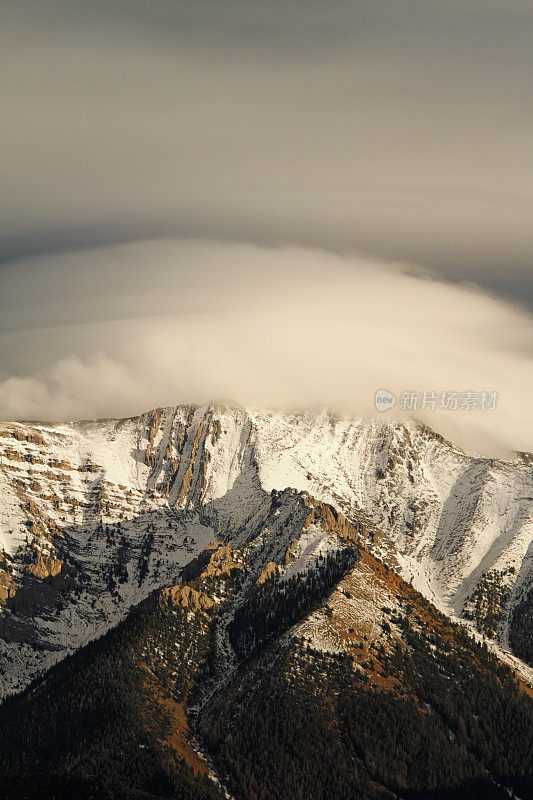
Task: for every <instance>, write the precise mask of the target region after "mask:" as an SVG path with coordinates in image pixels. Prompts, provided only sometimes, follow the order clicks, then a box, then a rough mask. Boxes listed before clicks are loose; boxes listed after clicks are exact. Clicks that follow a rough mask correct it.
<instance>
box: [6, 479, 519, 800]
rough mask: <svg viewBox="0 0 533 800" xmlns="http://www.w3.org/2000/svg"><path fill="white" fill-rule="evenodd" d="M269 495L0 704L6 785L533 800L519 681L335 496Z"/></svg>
mask: <svg viewBox="0 0 533 800" xmlns="http://www.w3.org/2000/svg"><path fill="white" fill-rule="evenodd" d="M264 500H265V502H264V503H263V504H262V507H261V508H260V509H259V510H258V512H257V513H256V514H254V515H253V517H251V518H250V519H249V520H248V521H247V522H246V523H245V525H244V526H243V527H242V528H241V529H240V530H239V532H238V534H236V536H235V539H236V540H238V541H235V543H234V545H229V544H224V543H222V542H218V543H216V542H213V543H211V544H210V545H209V546H208V547H207V548H206V549H205V550H203V551H202V552H201V553H199V555H198V556H197V557H195V558H193V559H192V560H191V561H190V563H189V564H187V565H186V566H185V568H184V569H183V571H182V580H181V581H180V582H179V583H176V584H174V585H172V586H168V587H166V588H163V589H162V590H159V591H154V592H152V593H150V595H149V596H148V597H147V598H146V599H145V600H144V601H142V602H141V603H140V605H139V606H137V607H136V608H135V609H132V610H131V611H130V612H129V614H128V615H127V617H126V618H125V619H124V620H123V621H122V622H121V623H120V624H119V625H118V627H117V628H115V629H113V630H111V631H109V632H108V633H107V634H105V635H104V636H103V637H102V638H101V639H99V640H97V641H94V642H92V643H90V644H88V645H86V646H85V647H83V648H81V649H80V650H78V651H77V652H76V653H75V654H74V655H72V656H71V657H69V658H66V659H64V660H62V661H61V662H60V663H59V664H57V665H56V666H55V667H52V668H51V669H50V670H49V671H48V672H47V673H46V674H45V675H44V676H43V677H40V678H38V679H37V680H36V681H35V682H34V683H33V684H32V685H30V686H29V687H28V688H27V689H26V690H25V691H24V692H23V693H22V694H19V695H17V696H15V697H13V698H11V699H9V700H7V701H6V702H5V703H4V704H3V706H1V707H0V775H1V776H2V778H0V786H1V787H2V791H3V792H4V794H5V795H6V796H10V797H13V796H15V797H16V796H17V795H16V794H15V795H14V794H13V791H12V787H13V786H14V787H19V786H20V784H21V781H22V780H24V781H25V786H26V791H25V794H24V795H23V796H24V797H25V798H27V799H30V800H31V799H32V798H39V800H46V798H51V797H52V796H55V794H54V791H55V790H53V791H50V783H51V781H53V782H55V783H56V784H57V786H58V787H60V788H61V787H63V786H65V785H68V782H70V783H71V785H74V786H75V787H76V788H75V789H74V792H77V791H78V788H77V787H78V786H79V787H82V789H80V793H79V794H75V793H74V794H72V795H71V797H77V796H79V797H86V796H90V794H89V793H92V795H93V796H98V797H100V796H102V797H105V796H109V797H128V796H132V797H133V796H135V795H134V794H133V793H134V792H149V793H150V794H151V795H152V796H155V797H156V798H175V797H180V798H191V800H193V799H194V798H206V800H207V799H208V798H218V797H223V796H226V797H229V796H231V797H233V798H234V799H235V800H257V798H265V799H267V800H274V798H276V800H280V799H282V800H297V798H302V797H305V798H308V799H309V800H326V798H328V800H329V799H330V798H332V800H354V799H355V798H358V799H359V800H371V799H372V800H378V799H379V800H385V798H391V800H392V798H393V797H396V798H401V799H403V800H422V798H424V800H425V798H434V799H435V800H436V798H443V800H452V799H453V800H467V798H468V799H469V800H474V798H480V797H483V798H486V800H504V798H508V797H514V796H515V793H516V796H518V797H520V798H521V800H526V799H527V797H528V791H529V788H528V787H530V785H531V783H530V782H531V779H532V778H533V765H532V763H531V752H532V751H533V741H532V733H533V700H532V699H531V698H530V697H529V696H528V695H527V694H526V693H525V692H524V691H522V689H521V686H520V683H519V681H518V680H517V678H516V676H515V675H514V674H513V673H512V672H511V671H510V670H509V669H508V668H507V667H505V666H503V665H501V664H500V663H498V661H497V660H496V659H495V658H494V656H492V655H491V654H490V653H489V652H488V651H487V649H486V648H485V647H481V646H479V645H477V644H475V643H474V642H473V641H472V640H470V639H469V637H468V636H467V634H466V633H465V632H464V630H463V629H462V628H460V627H458V626H457V625H454V624H452V623H450V621H449V620H448V619H447V618H446V617H445V616H444V615H442V614H441V613H440V612H439V611H438V610H437V609H436V608H435V607H434V606H432V605H431V604H430V603H428V602H427V601H426V600H425V599H424V598H423V597H422V596H421V595H420V594H419V593H418V592H417V591H416V590H415V589H413V588H412V587H411V586H409V585H408V584H406V583H405V582H404V581H403V580H402V579H401V578H400V577H399V576H397V575H395V573H394V572H392V571H391V570H389V569H388V568H387V567H385V566H384V565H383V564H381V563H380V562H379V561H377V560H376V559H375V558H374V557H373V556H372V555H370V554H369V553H368V552H366V551H365V550H364V549H363V548H362V547H361V535H362V533H363V531H362V530H361V528H360V527H355V526H353V525H352V524H350V523H349V522H348V521H347V520H346V518H345V517H344V516H343V515H342V514H340V513H338V512H337V511H336V510H335V509H334V508H333V507H332V506H329V505H326V504H323V503H321V502H319V501H316V500H315V499H313V498H312V497H310V496H309V495H308V494H307V493H299V492H296V491H294V490H286V491H284V492H280V493H277V492H274V493H273V494H272V495H269V496H268V499H267V498H264ZM208 775H210V776H211V778H212V780H209V779H208V777H207V776H208ZM21 776H24V778H22V777H21ZM220 784H222V786H223V787H224V788H222V787H221V786H220ZM87 787H88V788H87ZM228 790H229V793H231V794H229V793H228ZM82 792H84V793H82ZM128 793H131V794H128ZM66 796H68V795H66Z"/></svg>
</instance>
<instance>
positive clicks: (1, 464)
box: [0, 405, 533, 693]
mask: <svg viewBox="0 0 533 800" xmlns="http://www.w3.org/2000/svg"><path fill="white" fill-rule="evenodd" d="M532 534H533V468H532V466H531V462H530V460H529V459H527V458H525V457H523V456H522V457H517V459H516V460H515V461H509V462H506V461H499V460H495V459H482V458H474V457H471V456H468V455H466V454H464V453H463V452H461V451H460V450H458V449H457V448H455V447H453V445H451V444H450V443H448V442H446V441H445V440H443V439H442V437H440V436H438V435H437V434H435V433H433V432H432V431H431V430H429V429H428V428H426V427H424V426H421V425H418V424H416V423H415V422H413V423H405V422H394V421H392V422H391V421H389V420H384V419H379V420H376V419H369V420H362V419H351V418H345V417H338V416H335V415H332V414H330V413H328V412H322V413H317V414H303V413H302V414H290V415H284V414H279V413H275V412H263V411H249V410H244V409H240V408H235V407H228V406H221V405H218V406H216V405H209V406H201V407H195V406H179V407H177V408H165V409H157V410H156V411H153V412H149V413H146V414H143V415H141V416H139V417H134V418H131V419H125V420H98V421H91V422H79V423H72V424H63V425H47V424H33V425H31V424H18V423H11V424H7V423H5V424H2V425H0V547H1V548H2V551H1V553H0V603H1V604H2V614H1V617H0V637H1V639H0V659H1V662H2V669H1V670H0V674H1V676H2V677H1V681H2V684H1V687H0V689H1V693H6V692H10V691H13V690H18V689H20V688H22V687H23V686H24V685H26V684H27V683H28V681H29V680H30V679H31V677H32V676H33V675H34V674H36V672H38V671H41V670H43V669H45V668H46V667H48V666H50V664H52V663H53V662H54V661H56V660H57V659H58V658H61V657H62V656H63V655H64V654H66V653H67V652H70V651H72V650H75V649H77V648H79V647H80V646H82V645H83V644H85V643H86V642H87V641H89V640H90V639H92V638H94V637H95V636H96V635H98V634H100V633H102V632H104V631H105V630H107V629H108V628H110V627H111V626H112V625H114V624H116V623H117V622H118V621H119V620H120V619H122V618H123V617H124V616H125V615H126V613H127V611H128V609H129V608H130V606H131V605H133V604H136V603H138V602H140V601H141V600H143V599H144V598H145V597H148V596H149V595H150V594H151V593H152V592H153V591H154V590H155V589H158V588H160V587H163V586H167V587H171V586H176V585H178V584H179V582H180V580H181V579H182V576H183V570H184V568H185V567H186V566H187V565H190V563H191V562H193V563H195V560H196V564H197V568H198V569H199V570H200V573H201V574H202V576H203V578H204V579H205V578H210V579H212V580H215V579H217V580H218V579H220V578H221V577H224V575H225V578H228V575H229V574H233V572H234V568H236V566H238V565H239V559H242V558H243V557H244V556H243V552H244V551H243V548H244V549H246V559H247V563H248V565H249V566H248V568H249V569H251V570H252V572H253V574H254V581H256V582H257V581H258V582H259V584H260V585H261V584H262V583H264V582H265V581H267V580H269V579H270V578H271V577H272V576H273V575H275V574H276V575H277V574H280V573H282V572H283V573H285V572H287V574H288V575H291V574H295V572H297V571H298V570H299V569H304V568H305V565H306V564H308V563H312V562H313V561H314V560H316V559H317V558H318V556H319V555H320V554H321V553H324V552H328V549H329V548H332V547H333V548H335V547H337V544H336V543H338V542H339V541H343V540H346V539H350V537H351V539H352V540H355V539H360V540H361V542H362V543H363V544H364V545H365V548H366V549H367V550H369V551H370V552H372V553H373V554H374V555H375V556H377V557H379V558H380V559H381V560H382V561H384V562H385V563H386V564H388V565H389V566H390V567H392V568H393V569H394V570H395V571H397V572H398V573H399V574H400V575H402V576H403V577H404V578H406V579H407V580H408V581H412V583H413V585H414V586H415V587H416V588H417V589H418V590H419V591H421V592H422V593H423V594H424V595H425V596H426V597H427V598H429V599H430V600H432V601H433V602H435V603H436V605H437V606H438V607H439V608H440V609H441V610H442V611H444V612H445V613H447V614H449V615H455V616H462V617H464V618H465V619H468V620H470V623H469V624H471V625H475V626H477V628H478V629H479V630H480V631H482V632H484V633H485V634H486V635H488V636H490V637H492V638H493V640H494V641H495V642H497V643H498V644H499V645H500V646H501V647H502V648H507V649H509V648H510V644H509V642H510V638H509V635H510V623H511V620H513V619H517V618H518V617H520V619H522V618H523V616H524V615H521V616H520V615H517V614H513V610H514V609H515V608H517V607H522V605H523V603H524V602H525V598H527V597H528V596H531V594H530V592H529V590H530V587H531V583H532V572H533V570H532V558H533V546H532V538H533V536H532ZM228 547H229V550H228ZM187 568H188V569H190V566H189V567H187ZM209 571H211V573H212V574H211V575H210V574H209ZM219 573H220V574H219ZM193 589H194V587H193ZM170 591H172V590H170ZM194 591H196V590H194ZM528 593H529V594H528ZM169 599H170V600H172V602H178V603H179V604H180V605H184V606H188V605H190V604H192V605H194V606H195V607H196V606H198V607H202V602H205V599H204V601H203V600H202V597H201V596H198V597H197V596H196V595H193V594H192V591H191V593H188V594H187V596H185V595H183V593H182V592H181V590H179V591H178V590H176V592H175V597H172V595H170V597H169ZM210 602H211V601H210ZM214 602H215V603H216V602H217V601H216V600H215V601H214ZM526 616H527V615H526Z"/></svg>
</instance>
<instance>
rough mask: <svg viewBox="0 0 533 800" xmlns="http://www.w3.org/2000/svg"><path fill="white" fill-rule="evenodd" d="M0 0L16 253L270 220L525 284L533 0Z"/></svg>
mask: <svg viewBox="0 0 533 800" xmlns="http://www.w3.org/2000/svg"><path fill="white" fill-rule="evenodd" d="M2 5H3V11H2V16H3V29H4V40H3V47H2V49H3V61H4V65H3V69H2V76H3V77H2V80H3V104H2V105H3V118H4V125H3V128H4V131H3V147H2V158H3V159H4V160H5V164H4V165H3V174H4V186H5V194H4V196H5V203H4V214H3V218H4V224H3V232H4V233H3V237H4V238H3V242H2V253H3V258H4V260H9V259H15V258H18V257H21V256H24V255H27V254H29V253H39V252H46V251H57V250H61V249H71V248H80V247H88V246H98V245H100V244H105V243H112V242H121V241H128V240H131V239H137V238H150V237H154V236H161V235H167V236H183V235H185V236H197V237H201V238H205V237H216V238H225V239H240V240H246V241H256V242H265V241H269V242H272V241H277V242H288V243H295V244H305V245H311V246H313V245H318V246H322V247H326V248H329V249H332V250H337V251H350V250H359V251H365V252H369V253H374V254H377V255H379V256H381V257H385V258H389V259H394V260H409V261H413V262H417V263H419V264H421V265H424V266H428V267H430V268H433V269H435V270H437V272H438V273H440V274H441V275H445V276H448V277H450V278H452V279H454V280H467V281H476V282H478V283H480V284H481V285H484V286H487V287H490V288H491V289H493V290H496V291H499V292H502V293H505V294H508V295H511V296H514V297H515V298H516V299H518V300H520V301H521V302H525V303H527V304H530V305H531V304H532V303H533V287H532V263H531V259H532V252H533V225H532V224H531V220H532V218H533V193H532V183H533V182H532V178H531V176H532V175H533V157H532V146H531V142H532V141H533V113H532V112H533V99H532V94H533V93H532V91H531V75H532V74H533V5H532V4H531V3H530V2H529V1H528V0H527V1H525V2H521V1H520V0H506V2H501V0H469V2H468V3H464V2H462V1H460V0H457V2H455V0H438V2H428V0H423V2H418V0H396V2H392V3H391V2H380V0H368V2H362V1H361V0H350V1H349V2H345V1H344V0H337V2H334V3H331V2H322V0H306V1H305V2H303V0H301V1H300V0H278V1H277V2H268V1H267V2H265V0H261V2H253V0H252V1H251V2H250V0H247V2H241V1H240V0H227V1H226V2H223V3H221V2H215V1H214V0H213V1H211V0H208V1H206V0H197V1H196V2H194V3H190V2H168V1H165V2H161V0H151V1H150V2H146V1H143V2H139V1H138V0H123V1H122V2H120V1H117V0H115V1H114V2H113V0H106V2H98V1H97V0H90V1H89V0H85V2H80V1H79V0H66V1H65V2H61V0H48V2H46V3H40V2H26V1H25V0H15V1H14V2H10V0H7V2H4V3H3V4H2Z"/></svg>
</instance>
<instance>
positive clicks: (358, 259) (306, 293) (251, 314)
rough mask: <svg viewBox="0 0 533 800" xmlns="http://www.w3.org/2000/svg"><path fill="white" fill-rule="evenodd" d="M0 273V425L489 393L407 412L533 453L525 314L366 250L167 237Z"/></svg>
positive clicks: (479, 442) (465, 441)
mask: <svg viewBox="0 0 533 800" xmlns="http://www.w3.org/2000/svg"><path fill="white" fill-rule="evenodd" d="M5 269H6V273H5V276H4V277H5V280H4V292H3V293H2V296H1V299H0V316H1V318H2V320H3V322H4V325H5V327H4V333H3V334H2V335H1V336H0V359H1V361H0V363H1V364H2V365H3V374H2V378H3V380H2V382H1V383H0V417H1V418H4V419H29V418H31V419H74V418H82V417H83V418H87V417H98V416H126V415H130V414H134V413H138V412H140V411H142V410H145V409H147V408H151V407H155V406H158V405H174V404H177V403H180V402H205V401H208V400H211V399H213V398H216V397H231V398H235V399H236V400H238V401H239V402H242V403H243V404H249V405H255V406H265V405H266V406H272V405H274V406H283V407H294V406H299V407H301V406H309V405H324V406H329V407H333V408H335V409H339V410H341V411H347V412H349V413H353V414H368V413H376V412H375V408H374V393H375V391H376V390H377V389H379V388H382V387H384V388H387V389H388V390H390V391H391V392H393V393H395V394H396V396H397V397H398V398H399V397H400V395H401V393H402V392H404V391H413V392H420V393H421V395H422V393H423V392H424V391H426V392H430V391H436V392H440V391H458V392H462V391H472V392H482V391H487V392H489V391H490V392H492V391H496V392H498V396H499V397H498V404H497V407H496V409H494V410H485V411H481V410H474V411H466V410H448V411H441V412H439V411H438V409H437V410H431V409H428V408H426V410H425V411H423V410H421V409H420V405H419V406H418V408H417V409H413V410H412V411H411V412H409V413H411V414H412V415H414V416H418V417H420V418H422V419H424V421H426V422H427V423H428V424H430V425H431V426H432V427H434V428H436V429H437V430H440V431H441V432H443V433H445V434H447V435H449V436H450V438H452V439H454V440H455V441H457V442H458V443H459V444H462V445H463V446H466V447H468V448H473V449H477V450H478V451H482V452H499V451H500V450H501V448H502V447H503V448H511V449H519V450H533V439H532V436H531V433H530V431H531V425H530V424H529V423H530V402H531V392H532V391H533V381H532V372H533V371H532V370H531V356H532V353H533V320H532V318H531V316H530V315H528V314H527V313H526V312H524V311H523V310H522V309H520V308H519V307H516V306H513V305H512V304H509V303H505V302H503V301H500V300H498V299H496V298H495V297H493V296H491V295H489V294H487V293H483V292H481V291H479V290H478V289H476V288H472V287H460V286H456V285H453V284H446V283H442V282H441V281H439V280H436V279H435V278H434V277H432V276H430V275H428V274H427V273H423V272H421V271H417V270H415V269H413V268H412V267H408V266H406V265H403V264H394V263H385V262H382V261H378V260H374V259H369V258H366V257H363V256H354V257H350V258H341V257H339V256H335V255H332V254H331V253H327V252H324V251H320V250H311V249H304V248H281V249H280V248H266V247H258V246H255V245H247V244H243V243H227V242H205V241H191V240H171V239H165V240H152V241H141V242H136V243H131V244H128V245H122V246H115V247H112V248H98V249H95V250H90V251H82V252H77V253H69V254H64V255H62V256H55V257H48V258H43V259H32V260H30V261H29V262H18V263H13V264H11V265H8V266H7V267H6V268H5ZM397 411H398V407H396V409H395V413H396V412H397ZM406 413H408V412H407V411H406Z"/></svg>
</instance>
